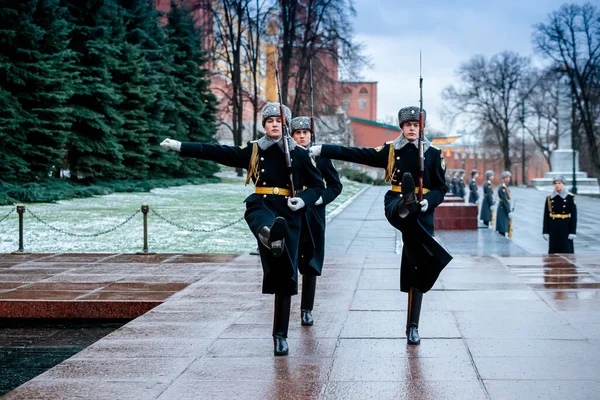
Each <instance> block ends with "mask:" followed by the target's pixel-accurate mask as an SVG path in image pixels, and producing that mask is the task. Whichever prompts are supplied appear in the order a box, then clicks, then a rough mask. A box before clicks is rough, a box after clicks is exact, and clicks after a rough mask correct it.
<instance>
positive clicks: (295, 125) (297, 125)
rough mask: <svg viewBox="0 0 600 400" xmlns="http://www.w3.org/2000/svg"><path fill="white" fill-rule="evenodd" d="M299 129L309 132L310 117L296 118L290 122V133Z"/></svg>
mask: <svg viewBox="0 0 600 400" xmlns="http://www.w3.org/2000/svg"><path fill="white" fill-rule="evenodd" d="M301 129H305V130H307V131H310V117H296V118H294V119H293V120H292V122H291V128H290V130H291V131H292V133H294V132H295V131H299V130H301Z"/></svg>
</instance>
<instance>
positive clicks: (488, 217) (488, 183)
mask: <svg viewBox="0 0 600 400" xmlns="http://www.w3.org/2000/svg"><path fill="white" fill-rule="evenodd" d="M492 179H494V171H491V170H489V171H486V173H485V180H484V181H483V200H482V201H481V211H480V212H479V219H480V220H481V221H483V224H484V225H485V226H489V225H490V221H493V220H494V219H493V216H492V208H493V207H494V187H493V186H492Z"/></svg>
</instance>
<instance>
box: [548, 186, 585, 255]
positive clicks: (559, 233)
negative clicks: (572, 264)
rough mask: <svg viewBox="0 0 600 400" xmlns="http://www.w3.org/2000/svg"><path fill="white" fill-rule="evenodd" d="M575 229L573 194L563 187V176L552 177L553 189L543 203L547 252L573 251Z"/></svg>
mask: <svg viewBox="0 0 600 400" xmlns="http://www.w3.org/2000/svg"><path fill="white" fill-rule="evenodd" d="M576 230H577V206H576V205H575V196H573V193H569V192H568V191H567V188H566V187H565V177H564V176H562V175H557V176H555V177H554V191H553V192H552V194H551V195H550V196H548V197H546V204H544V227H543V231H542V232H543V235H544V239H546V240H549V243H548V253H549V254H554V253H569V254H573V253H574V252H575V249H574V246H573V240H574V239H575V237H576V233H577V232H576Z"/></svg>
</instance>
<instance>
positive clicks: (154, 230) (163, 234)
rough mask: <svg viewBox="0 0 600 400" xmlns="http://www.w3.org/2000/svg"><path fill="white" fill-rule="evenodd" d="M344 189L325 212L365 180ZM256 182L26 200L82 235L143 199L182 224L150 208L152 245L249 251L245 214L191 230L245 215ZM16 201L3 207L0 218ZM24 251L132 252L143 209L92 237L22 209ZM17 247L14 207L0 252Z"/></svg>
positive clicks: (138, 245) (0, 237) (138, 243)
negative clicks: (73, 234)
mask: <svg viewBox="0 0 600 400" xmlns="http://www.w3.org/2000/svg"><path fill="white" fill-rule="evenodd" d="M343 184H344V190H343V192H342V194H341V195H340V196H339V197H338V198H337V199H336V201H335V202H333V203H332V204H330V205H328V206H327V212H328V213H329V212H331V211H333V210H334V209H335V208H337V207H338V206H340V205H341V204H343V203H344V202H345V201H346V200H348V199H349V198H350V197H352V196H353V195H354V194H356V193H357V192H358V191H360V190H361V189H362V188H363V187H364V186H365V185H364V184H361V183H356V182H352V181H349V180H347V179H344V180H343ZM252 190H253V186H250V185H249V186H244V183H243V181H242V180H240V179H230V178H224V179H223V182H221V183H217V184H205V185H189V186H179V187H171V188H166V189H153V190H152V191H150V192H149V193H115V194H111V195H106V196H99V197H92V198H85V199H76V200H66V201H59V202H57V203H55V204H48V203H34V204H26V207H28V208H30V209H31V211H32V212H33V213H35V214H36V215H37V216H38V217H40V218H41V219H42V220H44V221H46V222H47V223H48V224H50V225H51V226H53V227H55V228H58V229H61V230H64V231H67V232H70V233H75V234H80V235H82V234H83V235H85V234H94V233H98V232H102V231H106V230H109V229H110V228H112V227H114V226H116V225H118V224H119V223H121V222H123V221H124V220H126V219H127V218H128V217H129V216H131V215H132V214H133V213H134V212H135V211H136V210H139V208H140V206H141V205H142V204H149V205H150V208H151V209H154V210H156V212H158V213H159V214H160V215H162V216H164V217H165V218H167V219H168V220H171V221H173V222H175V223H177V224H179V225H181V226H182V227H184V228H186V229H183V228H180V227H176V226H173V225H171V224H168V223H166V222H164V221H162V220H161V219H160V218H158V217H157V216H156V215H154V214H152V212H150V213H149V214H148V247H149V250H150V251H156V252H170V253H246V252H248V251H251V250H254V249H256V240H255V239H254V236H253V235H252V234H251V233H250V230H249V229H248V226H247V225H246V221H244V220H243V219H242V220H241V221H239V222H238V223H236V224H234V225H233V226H230V227H228V228H226V229H223V230H219V231H217V232H212V233H203V232H191V231H189V230H188V228H191V229H203V230H207V229H213V228H219V227H222V226H224V225H226V224H227V223H229V222H231V221H235V220H237V219H239V218H241V217H242V216H243V214H244V210H245V205H244V203H243V200H244V199H245V198H246V196H247V195H249V194H250V193H252ZM11 208H14V206H2V207H0V219H1V218H2V217H3V216H5V215H6V214H7V213H8V212H9V211H10V210H11ZM24 217H25V218H24V221H25V223H24V242H25V251H28V252H36V253H47V252H65V253H79V252H98V253H131V252H137V251H140V250H141V249H142V247H143V229H142V214H141V213H139V214H138V215H136V216H135V217H134V218H133V219H132V220H131V221H129V222H128V223H127V224H125V225H124V226H122V227H120V228H119V229H116V230H115V231H113V232H110V233H107V234H103V235H100V236H94V237H73V236H68V235H66V234H63V233H60V232H56V231H54V230H52V229H51V228H49V227H48V226H45V225H44V224H42V223H41V222H39V221H37V220H36V219H35V218H34V217H33V216H32V215H31V214H30V213H28V212H26V213H25V215H24ZM17 248H18V218H17V214H16V212H13V213H12V214H11V215H10V216H9V217H8V218H7V219H5V220H4V221H2V222H0V252H2V253H8V252H12V251H15V250H16V249H17Z"/></svg>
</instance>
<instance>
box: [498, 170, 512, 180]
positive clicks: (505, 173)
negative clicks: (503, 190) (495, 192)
mask: <svg viewBox="0 0 600 400" xmlns="http://www.w3.org/2000/svg"><path fill="white" fill-rule="evenodd" d="M507 176H512V174H511V173H510V171H504V172H503V173H502V174H501V175H500V177H501V178H502V179H504V178H506V177H507Z"/></svg>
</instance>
